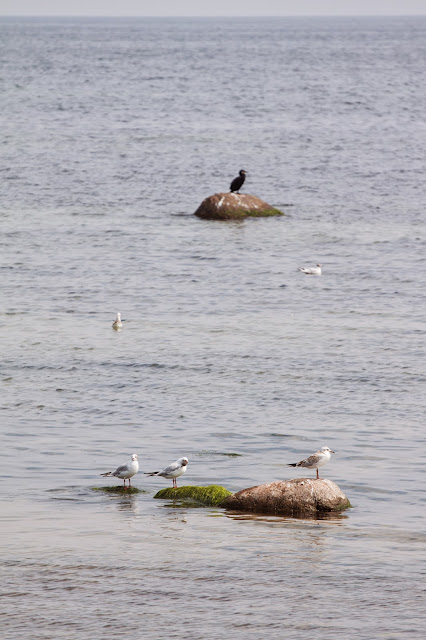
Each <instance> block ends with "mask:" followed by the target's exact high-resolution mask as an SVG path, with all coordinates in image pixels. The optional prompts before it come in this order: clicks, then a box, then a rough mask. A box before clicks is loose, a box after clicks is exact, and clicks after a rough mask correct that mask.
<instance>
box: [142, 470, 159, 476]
mask: <svg viewBox="0 0 426 640" xmlns="http://www.w3.org/2000/svg"><path fill="white" fill-rule="evenodd" d="M159 473H160V472H159V471H152V472H151V473H147V472H146V471H145V475H146V476H156V475H158V474H159Z"/></svg>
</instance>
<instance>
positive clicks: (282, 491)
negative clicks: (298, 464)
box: [220, 478, 351, 516]
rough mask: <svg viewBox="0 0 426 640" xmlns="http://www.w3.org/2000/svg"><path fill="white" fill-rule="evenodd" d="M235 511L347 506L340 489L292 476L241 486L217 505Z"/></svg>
mask: <svg viewBox="0 0 426 640" xmlns="http://www.w3.org/2000/svg"><path fill="white" fill-rule="evenodd" d="M220 506H221V507H225V508H226V509H233V510H235V511H253V512H255V513H274V514H277V515H288V516H313V515H318V514H319V513H324V512H327V511H328V512H330V511H342V510H343V509H347V508H348V507H350V506H351V504H350V502H349V500H348V499H347V497H346V496H345V494H344V493H343V492H342V491H341V490H340V488H339V487H338V486H337V484H335V483H334V482H332V481H331V480H326V479H325V478H319V479H313V478H295V479H293V480H286V481H279V482H270V483H268V484H261V485H258V486H257V487H250V488H249V489H242V491H238V492H237V493H234V494H232V495H231V496H229V497H228V498H225V500H224V501H223V502H222V504H221V505H220Z"/></svg>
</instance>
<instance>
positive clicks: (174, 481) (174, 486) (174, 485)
mask: <svg viewBox="0 0 426 640" xmlns="http://www.w3.org/2000/svg"><path fill="white" fill-rule="evenodd" d="M173 489H177V482H176V478H173Z"/></svg>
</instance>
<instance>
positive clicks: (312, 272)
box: [299, 263, 322, 276]
mask: <svg viewBox="0 0 426 640" xmlns="http://www.w3.org/2000/svg"><path fill="white" fill-rule="evenodd" d="M321 267H322V264H319V263H318V264H317V266H316V267H299V271H301V272H302V273H306V275H307V276H320V275H321V273H322V269H321Z"/></svg>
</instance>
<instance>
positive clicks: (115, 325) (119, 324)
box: [112, 313, 123, 331]
mask: <svg viewBox="0 0 426 640" xmlns="http://www.w3.org/2000/svg"><path fill="white" fill-rule="evenodd" d="M122 326H123V323H122V322H121V313H117V317H116V319H115V320H114V322H113V323H112V328H113V329H115V330H116V331H117V329H121V327H122Z"/></svg>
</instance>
